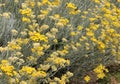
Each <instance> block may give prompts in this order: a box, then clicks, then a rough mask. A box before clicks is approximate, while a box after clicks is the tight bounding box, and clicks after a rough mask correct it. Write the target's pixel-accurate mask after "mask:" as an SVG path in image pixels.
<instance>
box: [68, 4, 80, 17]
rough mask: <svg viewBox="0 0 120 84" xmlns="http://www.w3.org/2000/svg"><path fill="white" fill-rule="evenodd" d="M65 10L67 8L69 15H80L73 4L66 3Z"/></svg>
mask: <svg viewBox="0 0 120 84" xmlns="http://www.w3.org/2000/svg"><path fill="white" fill-rule="evenodd" d="M66 8H69V9H68V11H69V14H71V15H75V14H78V13H80V10H78V9H77V7H76V6H75V4H73V3H67V4H66Z"/></svg>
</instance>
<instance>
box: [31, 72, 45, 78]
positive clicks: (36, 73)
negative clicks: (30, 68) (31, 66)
mask: <svg viewBox="0 0 120 84" xmlns="http://www.w3.org/2000/svg"><path fill="white" fill-rule="evenodd" d="M46 76H47V74H46V72H44V71H37V72H34V73H33V74H32V77H35V78H36V77H41V78H44V77H46Z"/></svg>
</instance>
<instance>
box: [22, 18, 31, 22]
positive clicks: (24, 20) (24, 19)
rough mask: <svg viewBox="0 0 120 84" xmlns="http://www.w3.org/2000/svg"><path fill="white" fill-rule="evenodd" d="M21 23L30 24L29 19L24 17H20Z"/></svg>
mask: <svg viewBox="0 0 120 84" xmlns="http://www.w3.org/2000/svg"><path fill="white" fill-rule="evenodd" d="M22 21H23V22H27V23H30V22H31V21H30V18H26V17H22Z"/></svg>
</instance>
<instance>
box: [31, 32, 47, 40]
mask: <svg viewBox="0 0 120 84" xmlns="http://www.w3.org/2000/svg"><path fill="white" fill-rule="evenodd" d="M29 35H30V39H31V40H33V41H44V42H48V38H47V37H46V36H45V35H41V34H40V33H38V32H29Z"/></svg>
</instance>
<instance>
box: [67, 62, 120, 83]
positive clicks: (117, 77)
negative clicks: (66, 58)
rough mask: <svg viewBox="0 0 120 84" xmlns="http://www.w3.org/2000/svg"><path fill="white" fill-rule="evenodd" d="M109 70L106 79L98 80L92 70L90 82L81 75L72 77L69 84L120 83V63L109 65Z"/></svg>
mask: <svg viewBox="0 0 120 84" xmlns="http://www.w3.org/2000/svg"><path fill="white" fill-rule="evenodd" d="M107 68H108V70H109V72H108V73H107V74H106V77H105V78H104V79H99V80H97V79H96V77H95V76H94V74H93V73H92V72H90V74H91V75H92V77H93V78H92V79H91V81H90V82H89V83H85V82H84V81H83V80H81V79H80V78H79V77H76V78H72V79H71V81H70V82H69V84H120V64H118V63H114V64H112V65H109V66H107Z"/></svg>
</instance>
